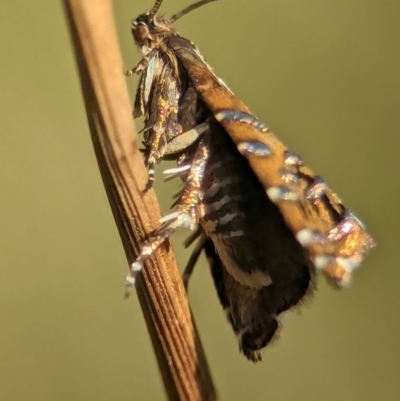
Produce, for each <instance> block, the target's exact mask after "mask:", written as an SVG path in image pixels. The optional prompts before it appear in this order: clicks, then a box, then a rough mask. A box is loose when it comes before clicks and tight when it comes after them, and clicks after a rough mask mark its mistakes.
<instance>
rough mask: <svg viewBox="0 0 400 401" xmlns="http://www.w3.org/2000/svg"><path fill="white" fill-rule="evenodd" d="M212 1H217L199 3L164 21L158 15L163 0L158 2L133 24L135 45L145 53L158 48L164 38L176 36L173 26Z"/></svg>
mask: <svg viewBox="0 0 400 401" xmlns="http://www.w3.org/2000/svg"><path fill="white" fill-rule="evenodd" d="M212 1H215V0H201V1H198V2H197V3H193V4H191V5H190V6H188V7H186V8H185V9H183V10H182V11H181V12H179V13H177V14H174V15H173V16H172V17H171V18H169V19H164V18H161V17H158V16H157V15H156V14H157V12H158V10H159V8H160V6H161V3H162V2H163V0H156V2H155V4H154V6H153V8H152V9H151V10H150V11H149V12H148V13H146V14H142V15H139V17H137V18H136V19H134V20H133V21H132V23H131V31H132V35H133V38H134V40H135V43H136V44H137V45H138V46H139V47H140V48H141V50H142V52H143V53H145V54H146V53H148V52H149V51H150V50H151V49H152V48H154V47H157V45H158V44H159V43H160V41H161V40H162V39H163V38H164V37H166V36H168V35H174V34H176V31H175V29H174V28H173V26H172V25H173V23H174V22H175V21H176V20H177V19H179V18H181V17H182V16H184V15H185V14H187V13H188V12H190V11H192V10H194V9H196V8H198V7H200V6H202V5H204V4H207V3H211V2H212Z"/></svg>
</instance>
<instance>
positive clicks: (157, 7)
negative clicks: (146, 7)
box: [149, 0, 163, 18]
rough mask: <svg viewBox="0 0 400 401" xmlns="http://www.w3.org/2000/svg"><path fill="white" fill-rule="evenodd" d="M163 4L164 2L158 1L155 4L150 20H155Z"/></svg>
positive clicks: (150, 12)
mask: <svg viewBox="0 0 400 401" xmlns="http://www.w3.org/2000/svg"><path fill="white" fill-rule="evenodd" d="M162 2H163V0H157V1H156V2H155V3H154V6H153V8H152V9H151V10H150V11H149V17H150V18H153V17H154V16H155V15H156V14H157V11H158V10H159V9H160V6H161V3H162Z"/></svg>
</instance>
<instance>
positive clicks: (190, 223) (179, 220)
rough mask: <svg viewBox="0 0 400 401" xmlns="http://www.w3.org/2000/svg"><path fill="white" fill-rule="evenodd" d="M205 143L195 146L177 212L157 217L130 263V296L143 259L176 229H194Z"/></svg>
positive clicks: (206, 151)
mask: <svg viewBox="0 0 400 401" xmlns="http://www.w3.org/2000/svg"><path fill="white" fill-rule="evenodd" d="M208 143H209V139H208V135H204V136H203V138H202V139H201V140H200V142H199V145H198V147H197V149H196V153H195V155H194V158H193V161H192V163H191V167H190V172H189V175H188V178H187V180H186V182H185V187H184V189H183V191H182V193H181V195H180V198H179V199H178V201H177V203H176V209H177V211H176V212H173V213H170V214H168V215H167V216H165V217H163V218H162V219H161V220H160V223H161V224H162V225H161V227H160V228H159V229H158V230H156V231H155V232H154V233H153V234H152V235H151V236H150V238H149V239H148V241H147V242H145V243H144V245H143V246H142V248H141V250H140V253H139V255H138V256H137V258H136V260H135V261H134V262H133V263H132V265H131V267H130V271H129V274H128V276H127V277H126V296H128V295H129V292H130V288H131V287H132V286H133V285H134V284H135V282H136V278H137V276H138V274H139V273H140V272H141V270H142V269H143V266H144V262H145V261H146V260H147V259H148V258H149V257H150V256H151V255H152V254H153V253H154V251H155V250H156V249H158V247H159V246H160V245H161V244H162V243H163V242H164V241H165V240H166V239H168V238H169V237H170V236H171V235H172V234H173V233H174V232H175V231H176V230H177V229H178V228H181V227H184V228H190V229H191V230H195V229H196V228H197V223H198V205H199V202H200V197H199V195H200V188H201V184H202V181H203V176H204V170H205V165H206V161H207V156H208Z"/></svg>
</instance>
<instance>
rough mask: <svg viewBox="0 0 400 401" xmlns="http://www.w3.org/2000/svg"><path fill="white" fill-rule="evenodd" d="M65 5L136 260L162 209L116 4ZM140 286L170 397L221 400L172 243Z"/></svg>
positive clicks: (86, 0)
mask: <svg viewBox="0 0 400 401" xmlns="http://www.w3.org/2000/svg"><path fill="white" fill-rule="evenodd" d="M63 4H64V7H65V10H66V15H67V19H68V22H69V27H70V31H71V36H72V40H73V44H74V48H75V53H76V58H77V64H78V70H79V74H80V79H81V85H82V91H83V95H84V99H85V105H86V113H87V117H88V121H89V127H90V131H91V136H92V141H93V146H94V149H95V153H96V157H97V161H98V165H99V168H100V172H101V175H102V178H103V182H104V186H105V188H106V192H107V195H108V199H109V202H110V205H111V209H112V212H113V215H114V218H115V221H116V224H117V226H118V230H119V233H120V236H121V240H122V243H123V246H124V249H125V253H126V256H127V259H128V263H131V262H132V261H133V260H134V256H135V255H137V253H138V250H139V244H140V243H141V242H142V240H143V239H144V238H146V236H147V235H148V234H149V233H151V232H152V231H153V230H154V229H156V228H158V227H159V223H158V221H159V218H160V209H159V206H158V203H157V200H156V198H155V195H154V192H153V191H147V192H146V193H144V188H145V187H146V183H147V178H148V177H147V172H146V169H145V166H144V164H143V161H142V156H141V154H140V152H139V151H138V148H137V145H136V132H135V129H134V125H133V120H132V112H131V105H130V100H129V96H128V92H127V88H126V83H125V80H124V75H123V66H122V59H121V56H120V52H119V48H118V42H117V37H116V31H115V27H114V21H113V12H112V8H111V4H110V1H109V0H96V1H93V0H63ZM121 285H122V283H121ZM136 289H137V294H138V297H139V300H140V304H141V307H142V311H143V314H144V317H145V320H146V323H147V327H148V330H149V334H150V337H151V340H152V343H153V346H154V350H155V353H156V356H157V361H158V364H159V368H160V371H161V375H162V378H163V381H164V385H165V388H166V391H167V394H168V398H169V399H170V400H185V401H191V400H193V401H195V400H196V401H197V400H216V399H217V395H216V392H215V388H214V385H213V383H212V380H211V375H210V373H209V369H208V366H207V361H206V359H205V356H204V352H203V349H202V346H201V343H200V340H199V337H198V334H197V331H196V328H195V325H194V322H193V319H192V314H191V311H190V307H189V305H188V302H187V297H186V294H185V290H184V288H183V285H182V280H181V278H180V274H179V271H178V268H177V265H176V261H175V258H174V256H173V254H172V252H171V251H170V250H169V246H168V244H166V247H161V248H160V250H159V251H157V252H156V254H155V257H154V258H151V260H149V261H148V262H147V263H146V266H145V269H144V271H143V274H142V275H141V277H140V278H139V280H138V282H137V286H136ZM134 337H135V335H134V334H133V335H132V338H134ZM127 341H131V339H127ZM134 373H135V372H133V373H132V374H134ZM128 385H129V384H128ZM132 394H134V393H132Z"/></svg>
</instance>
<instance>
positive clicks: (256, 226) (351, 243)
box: [125, 0, 374, 362]
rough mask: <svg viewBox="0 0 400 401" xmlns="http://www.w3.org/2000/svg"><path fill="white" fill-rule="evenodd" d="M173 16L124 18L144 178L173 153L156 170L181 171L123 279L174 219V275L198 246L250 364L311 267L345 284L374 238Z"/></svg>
mask: <svg viewBox="0 0 400 401" xmlns="http://www.w3.org/2000/svg"><path fill="white" fill-rule="evenodd" d="M211 1H213V0H202V1H199V2H197V3H194V4H192V5H191V6H189V7H187V8H185V9H184V10H183V11H181V12H180V13H178V14H175V15H173V16H172V17H171V18H169V19H167V18H163V17H159V16H158V15H157V12H158V10H159V8H160V5H161V3H162V0H157V1H156V2H155V4H154V6H153V7H152V9H151V10H150V11H149V12H147V13H145V14H142V15H140V16H139V17H137V18H136V19H135V20H133V21H132V25H131V30H132V34H133V38H134V41H135V43H136V44H137V46H138V47H139V49H140V50H141V52H142V53H143V58H142V59H141V61H140V62H139V63H138V65H137V66H136V67H135V68H133V69H131V70H128V71H126V72H125V73H126V75H132V74H135V73H138V74H140V75H141V77H140V82H139V87H138V90H137V94H136V99H135V105H134V117H139V116H142V115H143V116H144V128H143V132H144V141H143V144H144V156H145V160H146V164H147V168H148V173H149V186H151V184H152V182H153V181H154V166H155V165H156V164H157V163H159V162H160V161H162V160H175V161H176V163H177V164H176V167H174V168H171V169H168V170H166V171H164V175H165V179H166V180H170V179H173V178H178V177H179V178H180V179H181V180H182V183H183V187H182V190H181V191H180V192H179V194H178V195H177V197H176V201H175V203H174V205H173V206H174V207H175V210H174V211H173V212H172V213H170V214H168V215H166V216H165V217H163V218H162V219H161V221H160V228H159V229H158V230H156V231H155V232H154V233H152V235H151V236H150V237H149V238H148V239H147V241H145V242H144V243H143V246H142V248H141V250H140V253H139V255H138V256H137V258H136V260H135V261H134V263H133V264H132V265H131V267H130V273H129V275H128V276H127V279H126V284H127V286H128V287H130V286H132V285H134V283H135V279H136V277H137V275H138V274H139V273H140V271H141V270H142V268H143V266H144V262H145V261H146V260H147V259H148V258H149V257H151V255H152V254H153V252H154V251H155V250H156V249H157V248H158V247H159V246H160V245H161V244H162V243H163V242H164V241H165V240H166V239H167V238H169V237H170V236H171V235H172V234H173V233H174V232H175V231H176V230H177V229H178V228H180V227H188V228H190V229H191V230H193V234H192V235H191V237H190V238H189V239H188V240H187V241H186V245H187V246H189V245H190V244H192V243H193V242H194V241H196V240H197V244H196V246H195V248H194V251H193V254H192V256H191V257H190V260H189V263H188V265H187V267H186V269H185V272H184V274H183V279H184V283H185V285H186V286H187V283H188V280H189V277H190V274H191V272H192V271H193V268H194V266H195V264H196V262H197V259H198V257H199V255H200V254H201V252H203V251H204V253H205V255H206V257H207V260H208V261H209V265H210V268H211V274H212V277H213V280H214V284H215V287H216V290H217V294H218V297H219V299H220V302H221V304H222V307H223V309H224V312H225V314H226V316H227V318H228V321H229V322H230V324H231V325H232V328H233V331H234V332H235V334H236V336H237V338H238V341H239V348H240V351H241V352H242V353H243V354H244V355H245V356H246V357H247V358H248V359H249V360H251V361H253V362H256V361H259V360H261V354H260V350H261V349H262V348H264V347H265V346H266V345H267V344H268V343H269V342H270V341H271V340H272V339H273V338H274V337H276V336H277V333H278V331H279V327H280V320H281V317H282V315H283V313H284V312H285V311H288V310H290V309H293V308H296V306H298V305H300V304H301V303H302V302H303V301H304V299H305V298H306V297H307V296H308V295H309V294H311V293H312V292H313V291H314V288H315V276H316V273H317V271H322V272H323V273H324V274H325V276H326V277H327V279H328V280H329V281H330V282H331V283H332V284H333V285H334V286H335V287H337V288H342V287H345V286H347V285H348V284H349V282H350V280H351V276H352V272H353V271H354V270H355V269H356V268H357V267H358V266H359V264H360V263H361V261H362V259H363V256H364V253H365V252H366V251H367V250H368V249H369V248H371V247H372V246H373V245H374V242H373V239H372V237H371V236H370V235H369V234H368V233H367V231H366V229H365V227H364V225H363V224H362V223H361V222H360V220H358V219H357V217H356V216H355V215H354V214H353V213H352V212H351V211H350V210H349V209H347V208H346V207H345V206H344V205H343V203H342V201H341V200H340V199H339V197H338V196H337V195H336V194H335V193H334V192H333V191H332V190H331V189H330V187H329V186H328V185H327V184H326V182H325V181H324V180H323V179H322V178H321V177H319V176H318V175H316V174H315V173H314V172H313V171H312V170H311V169H309V168H308V167H307V166H306V165H305V164H303V161H302V159H301V158H300V156H298V155H297V154H296V153H294V152H292V151H290V150H288V149H287V148H286V147H285V145H283V144H282V142H281V141H280V140H279V139H278V138H277V137H276V136H275V135H274V134H273V133H272V132H271V131H270V130H269V129H268V128H267V127H266V126H265V125H264V124H263V123H262V122H261V121H260V120H259V119H258V118H257V117H256V116H254V114H252V113H251V112H250V110H249V109H248V108H247V107H246V105H245V104H244V103H242V102H241V101H240V100H239V99H238V98H237V97H236V96H235V95H234V94H233V92H232V91H231V90H230V89H229V88H228V86H227V85H226V84H225V83H224V82H223V81H222V80H221V79H220V78H218V77H217V76H216V74H215V73H214V71H213V69H212V68H211V67H210V66H209V65H208V64H207V63H206V61H205V60H204V58H203V56H202V55H201V53H200V52H199V50H198V49H197V48H196V47H195V45H194V44H193V43H192V42H191V41H190V40H188V39H186V38H184V37H182V36H180V34H179V33H178V32H177V31H176V29H175V28H174V25H173V24H174V22H175V21H176V20H177V19H179V18H180V17H182V16H183V15H185V14H187V13H188V12H189V11H192V10H194V9H196V8H198V7H200V6H202V5H205V4H207V3H210V2H211Z"/></svg>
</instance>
